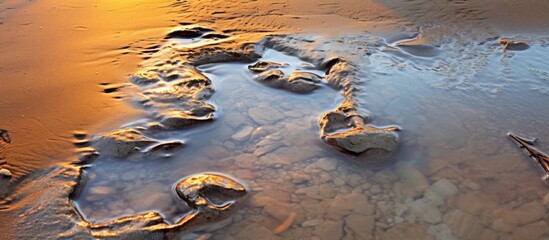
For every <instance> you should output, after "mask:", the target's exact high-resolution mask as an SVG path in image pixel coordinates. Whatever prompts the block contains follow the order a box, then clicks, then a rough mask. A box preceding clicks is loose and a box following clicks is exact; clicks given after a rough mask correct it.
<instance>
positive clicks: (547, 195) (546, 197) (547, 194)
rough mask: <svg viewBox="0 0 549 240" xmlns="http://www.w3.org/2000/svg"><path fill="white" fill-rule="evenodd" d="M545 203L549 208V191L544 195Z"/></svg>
mask: <svg viewBox="0 0 549 240" xmlns="http://www.w3.org/2000/svg"><path fill="white" fill-rule="evenodd" d="M542 202H543V205H544V206H545V208H547V209H549V192H548V193H546V194H545V196H543V201H542Z"/></svg>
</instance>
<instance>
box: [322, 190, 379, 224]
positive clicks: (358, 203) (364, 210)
mask: <svg viewBox="0 0 549 240" xmlns="http://www.w3.org/2000/svg"><path fill="white" fill-rule="evenodd" d="M374 211H375V206H374V205H372V204H370V203H369V202H368V199H367V198H366V197H365V196H364V195H362V194H358V193H351V194H348V195H344V196H342V195H338V196H336V197H335V198H334V201H333V202H332V204H331V205H330V207H329V208H328V210H327V213H328V215H327V217H329V218H332V219H341V218H342V217H344V216H346V215H348V214H350V213H355V214H362V215H372V214H374Z"/></svg>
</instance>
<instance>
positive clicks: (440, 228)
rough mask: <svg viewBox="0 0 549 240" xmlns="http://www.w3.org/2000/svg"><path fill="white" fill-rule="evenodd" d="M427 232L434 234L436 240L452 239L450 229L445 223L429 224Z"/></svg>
mask: <svg viewBox="0 0 549 240" xmlns="http://www.w3.org/2000/svg"><path fill="white" fill-rule="evenodd" d="M427 233H429V234H430V235H432V236H434V237H435V239H436V240H453V239H455V237H454V236H453V235H452V230H451V229H450V228H449V227H448V226H446V224H438V225H431V226H429V228H427Z"/></svg>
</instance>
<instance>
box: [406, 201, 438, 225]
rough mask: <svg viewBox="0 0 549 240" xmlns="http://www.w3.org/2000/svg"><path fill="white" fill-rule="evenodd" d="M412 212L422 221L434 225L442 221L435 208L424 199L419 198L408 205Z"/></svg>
mask: <svg viewBox="0 0 549 240" xmlns="http://www.w3.org/2000/svg"><path fill="white" fill-rule="evenodd" d="M409 206H410V209H411V210H412V212H413V213H414V214H415V215H416V216H418V217H420V218H421V219H422V220H423V221H425V222H427V223H431V224H436V223H439V222H441V221H442V214H441V213H440V211H439V210H438V209H437V206H436V205H435V204H434V203H432V202H431V201H429V200H428V199H426V198H421V199H418V200H415V201H413V202H412V203H410V205H409Z"/></svg>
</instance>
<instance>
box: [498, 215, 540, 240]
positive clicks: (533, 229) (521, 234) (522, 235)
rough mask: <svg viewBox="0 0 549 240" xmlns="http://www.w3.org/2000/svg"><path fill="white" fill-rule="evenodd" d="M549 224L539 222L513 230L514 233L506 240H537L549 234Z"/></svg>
mask: <svg viewBox="0 0 549 240" xmlns="http://www.w3.org/2000/svg"><path fill="white" fill-rule="evenodd" d="M548 227H549V226H548V224H547V222H545V221H543V220H542V221H537V222H534V223H530V224H528V225H524V226H520V227H517V228H515V230H513V233H512V234H511V235H510V236H509V237H507V238H504V239H521V240H537V239H540V237H541V236H543V235H544V234H546V233H547V229H548Z"/></svg>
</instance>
